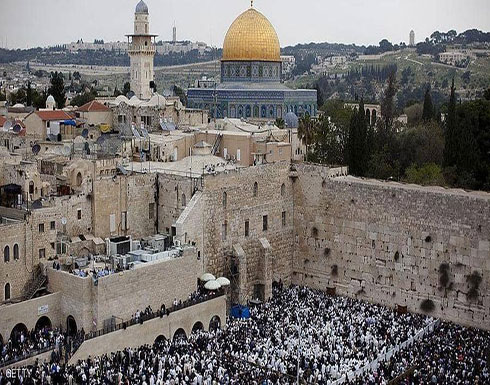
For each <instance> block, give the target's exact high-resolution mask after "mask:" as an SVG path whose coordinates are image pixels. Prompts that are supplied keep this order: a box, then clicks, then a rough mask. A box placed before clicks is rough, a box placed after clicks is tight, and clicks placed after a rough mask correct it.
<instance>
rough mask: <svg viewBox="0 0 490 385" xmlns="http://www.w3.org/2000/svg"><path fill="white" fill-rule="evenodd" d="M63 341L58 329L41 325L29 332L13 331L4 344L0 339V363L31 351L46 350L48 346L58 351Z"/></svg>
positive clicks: (27, 354)
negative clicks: (41, 326)
mask: <svg viewBox="0 0 490 385" xmlns="http://www.w3.org/2000/svg"><path fill="white" fill-rule="evenodd" d="M64 341H65V335H64V333H62V332H61V330H59V329H51V328H49V327H43V328H40V329H38V330H32V331H30V332H28V331H24V330H19V331H14V332H13V333H12V336H11V337H10V338H9V340H8V341H7V342H6V343H5V344H2V342H1V341H0V364H4V363H6V362H9V361H18V360H20V359H23V358H24V357H27V356H30V355H32V354H33V353H36V352H40V351H46V350H47V349H50V348H54V349H55V350H56V351H58V350H59V348H60V347H61V346H62V345H63V343H64Z"/></svg>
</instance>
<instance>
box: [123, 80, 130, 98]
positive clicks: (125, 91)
mask: <svg viewBox="0 0 490 385" xmlns="http://www.w3.org/2000/svg"><path fill="white" fill-rule="evenodd" d="M130 91H131V84H130V83H129V82H126V83H124V86H123V90H122V93H123V95H125V96H128V94H129V92H130Z"/></svg>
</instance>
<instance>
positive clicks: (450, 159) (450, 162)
mask: <svg viewBox="0 0 490 385" xmlns="http://www.w3.org/2000/svg"><path fill="white" fill-rule="evenodd" d="M445 133H446V135H445V137H446V144H445V147H444V167H451V166H455V165H456V154H457V152H458V149H459V144H458V142H459V138H458V131H457V129H456V93H455V87H454V78H453V82H452V85H451V96H450V97H449V106H448V112H447V117H446V131H445Z"/></svg>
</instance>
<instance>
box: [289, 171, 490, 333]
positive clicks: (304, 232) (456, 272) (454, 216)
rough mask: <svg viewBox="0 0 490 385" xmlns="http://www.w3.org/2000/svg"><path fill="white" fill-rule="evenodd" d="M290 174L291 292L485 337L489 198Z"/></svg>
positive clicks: (489, 307)
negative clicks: (396, 312)
mask: <svg viewBox="0 0 490 385" xmlns="http://www.w3.org/2000/svg"><path fill="white" fill-rule="evenodd" d="M296 167H297V170H298V178H297V180H296V182H294V183H293V194H294V223H295V232H296V234H295V247H294V258H293V260H294V263H293V282H295V283H298V284H305V285H308V286H311V287H315V288H321V289H325V288H327V287H331V288H335V289H336V292H337V294H342V295H348V296H352V297H357V298H361V299H366V300H369V301H373V302H376V303H381V304H384V305H387V306H392V307H394V306H397V305H400V306H406V307H407V308H408V310H409V311H413V312H421V311H422V310H421V304H422V302H423V301H424V300H430V301H432V303H433V304H434V305H435V307H434V309H433V311H431V312H429V314H430V315H433V316H436V317H440V318H444V319H449V320H453V321H456V322H458V323H461V324H464V325H470V326H477V327H480V328H486V329H488V328H489V325H490V323H489V322H488V319H489V317H490V291H489V289H490V286H489V280H488V277H489V276H490V252H489V250H490V248H489V245H490V242H489V240H490V194H488V193H483V192H465V191H462V190H446V189H444V188H441V187H421V186H415V185H403V184H399V183H393V182H380V181H374V180H362V179H358V178H353V177H350V176H349V177H339V178H329V177H328V175H327V172H328V169H326V168H324V167H321V166H315V165H310V164H298V165H296ZM478 277H480V278H478ZM478 281H481V282H478ZM471 289H473V290H471Z"/></svg>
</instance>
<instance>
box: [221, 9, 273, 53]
mask: <svg viewBox="0 0 490 385" xmlns="http://www.w3.org/2000/svg"><path fill="white" fill-rule="evenodd" d="M222 60H223V61H274V62H278V61H281V47H280V45H279V39H278V37H277V33H276V31H275V29H274V27H273V26H272V24H271V23H270V21H269V20H267V18H266V17H265V16H264V15H262V14H261V13H260V12H258V11H256V10H255V9H254V8H250V9H248V10H246V11H245V12H243V13H242V14H241V15H240V16H238V17H237V18H236V19H235V21H234V22H233V24H232V25H231V26H230V29H228V32H227V33H226V36H225V42H224V43H223V59H222Z"/></svg>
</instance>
